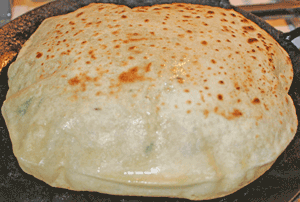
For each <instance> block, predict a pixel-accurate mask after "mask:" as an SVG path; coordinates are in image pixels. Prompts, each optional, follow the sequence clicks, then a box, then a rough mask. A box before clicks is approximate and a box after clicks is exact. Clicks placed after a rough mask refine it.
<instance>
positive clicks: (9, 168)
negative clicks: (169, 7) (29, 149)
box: [0, 0, 300, 202]
mask: <svg viewBox="0 0 300 202" xmlns="http://www.w3.org/2000/svg"><path fill="white" fill-rule="evenodd" d="M92 2H98V3H100V2H101V3H115V4H122V5H127V6H129V7H136V6H150V5H153V4H162V3H173V2H184V3H196V4H202V5H210V6H218V7H222V8H233V9H235V10H236V11H238V12H240V13H241V14H243V15H244V16H245V17H246V18H248V19H250V20H252V21H254V22H255V23H257V24H258V25H259V26H260V27H261V28H263V29H264V30H266V31H267V32H268V33H269V34H271V35H272V36H273V37H274V39H276V40H277V41H278V42H279V44H280V45H281V46H282V47H284V48H285V49H286V51H287V52H288V53H289V55H290V57H291V59H292V63H293V67H294V72H295V77H294V80H293V84H292V86H291V89H290V92H289V94H290V95H291V97H292V98H293V100H294V103H295V106H296V110H297V114H298V117H299V115H300V89H299V88H300V51H299V50H298V49H297V48H296V47H295V46H294V44H292V43H291V42H290V40H292V38H293V37H295V36H292V35H293V34H292V35H291V33H288V34H287V35H284V34H283V33H282V32H280V31H277V30H276V29H275V28H273V27H271V26H270V25H269V24H267V23H266V22H264V21H263V20H261V19H260V18H258V17H256V16H254V15H252V14H249V13H247V12H245V11H243V10H241V9H239V8H235V7H232V6H231V5H230V3H229V1H228V0H198V1H196V0H185V1H184V0H181V1H167V0H144V1H143V0H119V1H118V0H102V1H100V0H59V1H54V2H51V3H49V4H46V5H44V6H42V7H39V8H37V9H35V10H33V11H31V12H28V13H27V14H25V15H23V16H21V17H19V18H17V19H15V20H14V21H12V22H10V23H8V24H6V25H5V26H3V27H2V28H0V69H2V68H3V70H2V72H1V74H0V105H1V107H2V104H3V101H4V100H5V96H6V93H7V90H8V85H7V82H8V78H7V69H8V66H9V65H10V64H11V63H12V62H13V61H14V60H15V58H16V56H17V54H18V52H19V50H20V49H21V47H22V45H23V44H24V42H25V41H26V40H28V38H29V37H30V36H31V35H32V33H33V32H34V31H35V30H36V29H37V28H38V26H39V25H40V23H41V22H42V21H43V20H44V19H45V18H48V17H51V16H57V15H61V14H66V13H69V12H72V11H74V10H76V9H78V8H80V7H83V6H85V5H88V4H89V3H92ZM298 31H299V30H298ZM295 33H296V34H297V32H294V34H295ZM299 119H300V118H298V120H299ZM299 190H300V131H299V127H298V131H297V134H296V136H295V138H294V140H293V141H292V142H291V143H290V145H289V146H288V147H287V149H286V150H285V151H284V152H283V153H282V154H281V156H280V157H279V158H278V159H277V161H276V162H275V164H274V165H273V166H272V167H271V169H270V170H268V171H267V172H266V173H265V174H264V175H262V176H261V177H260V178H259V179H257V180H255V181H254V182H253V183H251V184H249V185H248V186H246V187H244V188H242V189H241V190H239V191H237V192H235V193H233V194H231V195H228V196H226V197H222V198H218V199H213V200H209V202H246V201H251V202H258V201H261V202H274V201H278V202H284V201H291V200H292V198H293V197H294V196H296V195H297V193H298V192H299ZM6 201H16V202H17V201H19V202H23V201H24V202H25V201H26V202H40V201H43V202H59V201H68V202H71V201H72V202H77V201H78V202H81V201H92V202H93V201H97V202H98V201H99V202H100V201H101V202H109V201H120V202H127V201H128V202H129V201H130V202H138V201H140V202H144V201H145V202H150V201H153V202H154V201H155V202H159V201H164V202H175V201H176V202H184V201H189V200H187V199H176V198H163V197H135V196H114V195H108V194H101V193H95V192H76V191H70V190H66V189H60V188H53V187H51V186H49V185H47V184H46V183H44V182H42V181H40V180H38V179H36V178H34V177H33V176H31V175H28V174H26V173H24V172H23V171H22V170H21V168H20V167H19V165H18V162H17V160H16V158H15V156H14V155H13V152H12V144H11V141H10V138H9V134H8V131H7V128H6V126H5V122H4V120H3V117H2V115H1V116H0V202H6Z"/></svg>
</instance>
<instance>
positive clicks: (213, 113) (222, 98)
mask: <svg viewBox="0 0 300 202" xmlns="http://www.w3.org/2000/svg"><path fill="white" fill-rule="evenodd" d="M8 76H9V87H10V88H9V92H8V94H7V100H6V101H5V103H4V105H3V107H2V113H3V116H4V118H5V121H6V123H7V127H8V130H9V132H10V137H11V140H12V143H13V151H14V154H15V156H16V157H17V159H18V162H19V164H20V166H21V168H22V169H23V170H24V171H25V172H27V173H29V174H31V175H33V176H35V177H36V178H38V179H41V180H43V181H45V182H46V183H48V184H50V185H51V186H54V187H63V188H68V189H71V190H79V191H97V192H101V193H109V194H117V195H138V196H167V197H179V198H188V199H193V200H204V199H211V198H216V197H221V196H224V195H227V194H230V193H232V192H234V191H236V190H238V189H240V188H242V187H243V186H245V185H247V184H249V183H250V182H252V181H253V180H255V179H257V178H258V177H259V176H260V175H262V174H263V173H264V172H265V171H266V170H267V169H269V167H270V166H271V165H272V164H273V163H274V161H275V160H276V158H277V157H278V156H279V155H280V154H281V153H282V152H283V151H284V149H285V148H286V146H287V145H288V144H289V143H290V141H291V140H292V139H293V137H294V135H295V133H296V130H297V116H296V112H295V107H294V104H293V101H292V99H291V98H290V96H289V95H288V90H289V88H290V85H291V82H292V79H293V69H292V64H291V61H290V59H289V56H288V54H287V53H286V52H285V50H284V49H283V48H282V47H281V46H280V45H279V44H278V43H277V42H276V41H275V40H274V39H273V38H272V37H271V36H270V35H269V34H268V33H266V32H265V31H264V30H262V29H261V28H259V27H258V26H257V25H256V24H255V23H253V22H251V21H250V20H247V19H246V18H245V17H243V16H242V15H241V14H239V13H237V12H235V11H234V10H228V9H221V8H217V7H209V6H201V5H192V4H179V3H174V4H168V5H167V4H165V5H155V6H152V7H137V8H133V9H130V8H129V7H126V6H118V5H114V4H90V5H88V6H86V7H83V8H81V9H78V10H77V11H75V12H73V13H69V14H67V15H63V16H57V17H52V18H49V19H46V20H45V21H44V22H43V23H42V24H41V25H40V27H39V28H38V30H37V31H36V32H35V33H34V34H33V35H32V36H31V38H30V39H29V40H28V41H27V42H26V43H25V45H24V47H23V48H22V50H21V51H20V53H19V55H18V58H17V60H16V61H15V62H14V63H13V64H12V65H11V66H10V68H9V73H8Z"/></svg>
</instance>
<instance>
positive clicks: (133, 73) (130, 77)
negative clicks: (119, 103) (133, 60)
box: [118, 67, 146, 83]
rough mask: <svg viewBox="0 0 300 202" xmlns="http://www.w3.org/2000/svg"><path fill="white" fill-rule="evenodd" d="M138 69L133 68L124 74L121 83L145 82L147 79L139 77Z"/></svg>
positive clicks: (120, 76)
mask: <svg viewBox="0 0 300 202" xmlns="http://www.w3.org/2000/svg"><path fill="white" fill-rule="evenodd" d="M138 71H139V69H138V67H133V68H131V69H129V70H128V71H127V72H123V73H121V74H120V75H119V78H118V79H119V81H120V82H123V83H133V82H136V81H144V80H145V79H146V78H145V77H144V76H141V75H138Z"/></svg>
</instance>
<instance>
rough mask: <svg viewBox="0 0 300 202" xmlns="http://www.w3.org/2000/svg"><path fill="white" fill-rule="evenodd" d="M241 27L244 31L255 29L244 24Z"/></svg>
mask: <svg viewBox="0 0 300 202" xmlns="http://www.w3.org/2000/svg"><path fill="white" fill-rule="evenodd" d="M243 29H244V30H246V31H255V28H254V27H253V26H244V27H243Z"/></svg>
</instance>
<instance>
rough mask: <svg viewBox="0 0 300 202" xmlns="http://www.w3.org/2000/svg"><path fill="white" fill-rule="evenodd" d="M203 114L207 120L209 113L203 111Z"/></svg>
mask: <svg viewBox="0 0 300 202" xmlns="http://www.w3.org/2000/svg"><path fill="white" fill-rule="evenodd" d="M203 114H204V116H205V118H207V117H208V114H209V111H208V110H204V111H203Z"/></svg>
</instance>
